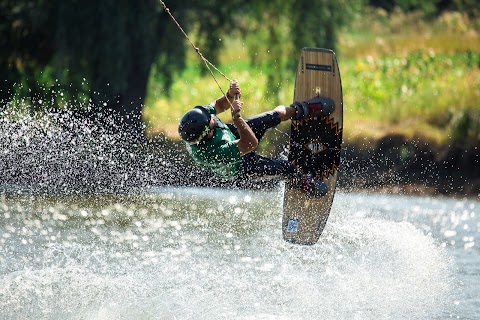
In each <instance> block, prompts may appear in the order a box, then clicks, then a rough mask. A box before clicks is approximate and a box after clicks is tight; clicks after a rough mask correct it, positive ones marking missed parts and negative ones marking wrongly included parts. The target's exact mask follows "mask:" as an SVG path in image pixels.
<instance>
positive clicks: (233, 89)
mask: <svg viewBox="0 0 480 320" xmlns="http://www.w3.org/2000/svg"><path fill="white" fill-rule="evenodd" d="M236 95H238V96H241V92H240V85H239V84H238V82H237V81H232V82H230V88H229V89H228V92H227V96H221V97H220V98H218V99H217V100H215V101H213V102H212V103H211V104H212V106H213V107H214V108H215V111H216V112H217V114H219V113H222V112H224V111H226V110H228V109H230V108H231V106H230V104H231V103H232V102H233V100H234V98H235V96H236Z"/></svg>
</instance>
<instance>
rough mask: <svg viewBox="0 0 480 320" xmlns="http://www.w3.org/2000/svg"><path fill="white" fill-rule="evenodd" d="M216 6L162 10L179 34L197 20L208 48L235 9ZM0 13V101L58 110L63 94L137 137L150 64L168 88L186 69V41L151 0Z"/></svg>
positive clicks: (40, 5) (20, 7) (35, 4)
mask: <svg viewBox="0 0 480 320" xmlns="http://www.w3.org/2000/svg"><path fill="white" fill-rule="evenodd" d="M219 4H220V1H208V2H207V3H200V4H197V5H196V6H195V1H193V0H192V1H183V2H182V3H181V4H180V3H179V2H176V1H172V2H171V3H170V4H169V8H170V10H171V11H172V12H174V13H175V16H176V17H177V19H179V20H180V21H182V22H184V25H183V27H185V28H186V30H188V28H189V27H191V26H192V25H193V23H194V22H198V23H199V26H200V30H201V31H202V34H203V35H204V36H205V39H207V40H206V41H207V42H206V43H207V45H208V44H209V41H210V42H211V39H212V38H213V37H215V35H216V34H218V32H219V31H218V30H221V29H222V27H223V26H224V25H225V23H226V22H227V21H228V17H229V14H233V12H234V11H233V10H228V6H225V5H223V6H221V5H219ZM0 8H1V14H0V18H1V21H0V39H2V40H0V41H1V42H0V45H1V47H0V59H1V60H0V71H2V74H5V75H7V77H6V79H5V86H3V84H2V88H1V89H0V99H2V101H7V100H8V99H11V98H12V96H13V95H14V94H15V92H17V93H20V95H22V96H25V97H28V98H29V100H30V101H31V102H32V106H33V107H34V108H37V109H38V108H57V106H55V105H54V104H56V103H58V99H56V98H55V97H53V95H54V93H55V92H58V91H64V92H66V94H67V95H68V97H69V98H70V100H69V103H71V102H73V104H70V105H69V106H68V108H74V109H77V111H78V112H79V113H82V114H84V115H87V116H89V117H92V118H96V119H107V118H111V117H112V115H113V114H115V115H116V117H115V118H116V119H119V122H121V123H122V124H125V126H124V128H127V129H128V130H130V131H132V132H134V133H136V134H140V133H142V131H143V129H142V123H141V112H142V107H143V102H144V98H145V95H146V87H147V81H148V78H149V75H150V69H151V67H152V65H153V64H154V63H155V62H157V61H159V62H162V63H161V65H159V68H158V69H159V70H160V71H161V72H162V73H163V74H164V76H165V79H167V81H166V85H167V86H168V85H169V81H170V79H171V77H172V75H173V74H174V73H175V72H178V70H181V69H182V68H183V66H184V64H185V52H186V48H187V47H186V43H185V39H184V38H183V37H182V35H181V34H180V33H179V31H178V30H176V26H175V25H174V24H173V23H172V21H171V20H170V18H169V17H168V15H167V14H166V13H165V12H164V10H163V7H162V6H161V5H160V3H159V2H158V1H157V0H142V1H129V0H120V1H118V0H105V1H101V2H98V1H92V0H87V1H75V0H70V1H59V0H56V1H55V0H52V1H46V0H45V1H30V0H16V1H12V0H7V1H3V2H2V3H1V4H0ZM187 17H190V19H188V20H187V19H186V18H187ZM208 48H209V49H207V50H206V52H207V53H211V54H215V53H216V52H217V51H218V49H217V48H216V47H215V46H208ZM45 87H47V88H45ZM52 88H55V89H52ZM49 93H50V95H49ZM46 96H47V97H46ZM40 100H42V101H49V102H50V103H49V105H48V106H46V107H44V106H39V105H38V103H35V102H36V101H40ZM44 105H45V104H44Z"/></svg>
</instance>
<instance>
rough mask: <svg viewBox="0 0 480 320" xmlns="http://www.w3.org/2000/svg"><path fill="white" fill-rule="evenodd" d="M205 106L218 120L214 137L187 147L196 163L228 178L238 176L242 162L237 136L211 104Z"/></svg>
mask: <svg viewBox="0 0 480 320" xmlns="http://www.w3.org/2000/svg"><path fill="white" fill-rule="evenodd" d="M203 107H204V108H205V109H206V110H207V111H208V112H209V113H210V114H211V115H212V117H215V118H216V119H215V120H216V121H217V126H216V127H215V132H214V135H213V138H212V139H210V140H208V141H202V142H200V143H199V144H193V145H190V144H187V149H188V150H189V152H190V154H191V155H192V158H193V159H194V160H195V162H196V163H198V164H199V165H201V166H203V167H206V168H208V169H210V170H211V171H212V172H213V173H214V174H216V175H219V176H221V177H223V178H226V179H233V178H236V177H237V176H238V171H239V169H240V165H241V163H242V158H241V156H240V151H239V150H238V146H237V144H236V143H235V141H236V140H237V137H235V135H234V134H233V133H232V131H231V130H230V128H229V127H227V126H226V125H225V124H223V122H222V121H221V120H220V119H218V118H217V116H216V110H215V108H214V107H213V106H212V105H211V104H209V105H205V106H203Z"/></svg>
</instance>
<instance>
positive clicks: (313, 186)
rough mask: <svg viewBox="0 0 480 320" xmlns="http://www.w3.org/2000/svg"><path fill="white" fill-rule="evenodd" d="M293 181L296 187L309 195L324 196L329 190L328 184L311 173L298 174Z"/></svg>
mask: <svg viewBox="0 0 480 320" xmlns="http://www.w3.org/2000/svg"><path fill="white" fill-rule="evenodd" d="M291 181H292V183H293V185H294V186H295V187H297V188H299V189H300V190H301V191H303V192H305V193H306V194H307V196H309V197H323V196H324V195H326V194H327V192H328V187H327V184H326V183H325V182H324V181H321V180H318V179H316V178H314V177H312V175H311V174H301V175H298V176H296V177H294V178H293V179H292V180H291Z"/></svg>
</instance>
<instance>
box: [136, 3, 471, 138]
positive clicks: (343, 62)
mask: <svg viewBox="0 0 480 320" xmlns="http://www.w3.org/2000/svg"><path fill="white" fill-rule="evenodd" d="M366 15H367V16H366V17H365V16H363V17H362V18H361V19H358V20H357V22H356V23H355V24H354V25H353V26H352V27H351V28H349V29H345V30H343V31H342V32H341V33H340V36H339V48H338V50H337V53H338V58H339V64H340V71H341V75H342V84H343V92H344V106H345V110H344V111H345V122H344V123H345V126H344V140H345V141H346V142H348V143H359V142H362V141H364V140H369V141H371V140H376V139H379V138H381V137H383V136H384V135H386V134H389V133H399V134H403V135H405V136H406V137H407V138H417V139H422V140H425V141H427V142H429V143H433V144H436V145H439V146H443V145H449V144H452V143H453V144H455V143H461V144H463V145H464V146H467V145H470V146H471V145H479V142H480V141H479V140H480V20H476V21H475V20H472V19H469V18H467V17H466V16H464V15H461V14H459V13H446V14H444V15H442V16H440V17H438V18H437V19H435V20H428V19H425V18H423V17H422V16H421V15H419V14H417V13H414V14H409V15H405V14H403V13H402V12H395V13H394V14H393V15H390V16H389V15H386V13H384V12H382V11H369V12H367V13H366ZM222 41H225V43H226V45H225V48H226V49H225V50H224V52H223V54H222V56H221V60H220V64H219V66H218V67H219V69H220V70H222V72H224V73H225V74H227V75H228V77H230V78H232V79H237V80H238V81H239V82H240V84H241V87H242V93H243V97H242V99H243V100H244V102H245V105H246V107H245V112H244V114H245V115H246V116H249V115H253V114H256V113H259V112H262V111H266V110H269V109H271V108H272V107H273V106H274V105H273V101H275V99H274V97H271V96H269V94H268V88H267V83H266V81H267V76H266V72H265V71H266V70H262V69H261V68H252V67H251V65H250V63H249V62H248V52H247V49H246V48H245V46H244V45H243V43H242V42H241V41H240V40H239V39H224V40H222ZM291 59H293V60H294V61H295V62H296V60H297V59H298V57H291ZM202 70H203V71H204V70H205V66H204V65H203V63H202V61H201V60H200V59H199V58H198V57H197V56H196V53H195V52H192V53H191V54H190V56H189V62H188V66H187V68H186V70H185V71H183V72H182V73H181V74H179V75H178V77H177V79H176V80H175V82H174V85H173V87H172V90H171V95H170V97H167V95H166V94H165V92H163V91H162V84H161V83H159V82H155V81H150V84H149V95H148V99H147V105H146V107H145V113H144V118H145V120H146V123H147V132H148V134H149V135H156V134H160V133H161V134H165V135H166V136H168V137H171V138H172V139H178V135H177V123H178V120H179V118H180V117H181V116H182V115H183V114H184V113H185V112H186V111H187V110H189V109H190V108H191V107H192V106H195V105H198V104H205V103H209V102H211V101H213V100H214V99H215V98H217V97H219V96H220V95H221V91H220V89H219V88H218V86H217V84H216V83H215V81H214V80H213V78H212V77H211V76H210V75H209V74H202ZM285 74H286V75H287V76H286V77H285V78H284V79H283V80H282V82H281V83H280V84H279V85H280V92H279V100H280V101H282V102H283V104H289V103H290V102H291V101H292V98H293V88H294V82H295V70H289V71H288V72H286V73H285ZM288 75H290V76H288ZM216 77H217V79H218V81H219V83H220V85H221V87H222V88H223V90H226V88H228V81H227V80H226V79H225V78H223V77H222V76H221V75H219V74H216ZM224 120H228V117H227V118H224Z"/></svg>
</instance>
